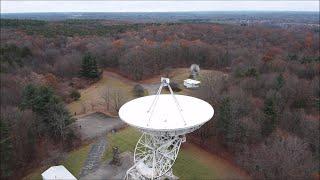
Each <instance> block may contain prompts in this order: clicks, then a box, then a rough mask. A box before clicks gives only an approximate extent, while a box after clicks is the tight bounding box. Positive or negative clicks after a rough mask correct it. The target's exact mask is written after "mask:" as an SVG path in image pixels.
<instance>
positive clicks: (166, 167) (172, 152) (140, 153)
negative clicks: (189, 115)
mask: <svg viewBox="0 0 320 180" xmlns="http://www.w3.org/2000/svg"><path fill="white" fill-rule="evenodd" d="M182 142H185V136H181V135H178V136H170V135H167V136H154V135H150V134H147V133H143V134H142V136H141V137H140V139H139V141H138V143H137V145H136V148H135V151H134V163H135V165H134V166H133V168H131V169H129V170H128V172H127V175H128V177H129V176H130V174H131V173H134V174H137V173H136V172H135V171H137V172H138V174H139V175H138V176H139V178H148V179H157V178H159V177H161V176H163V175H166V176H169V177H170V176H172V171H171V168H172V166H173V164H174V162H175V160H176V158H177V156H178V153H179V150H180V146H181V143H182ZM135 176H136V175H135Z"/></svg>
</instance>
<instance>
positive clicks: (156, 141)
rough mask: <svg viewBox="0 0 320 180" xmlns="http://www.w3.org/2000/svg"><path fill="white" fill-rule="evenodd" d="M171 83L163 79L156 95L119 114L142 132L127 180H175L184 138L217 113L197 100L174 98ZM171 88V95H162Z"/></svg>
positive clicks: (176, 96) (126, 108) (127, 104)
mask: <svg viewBox="0 0 320 180" xmlns="http://www.w3.org/2000/svg"><path fill="white" fill-rule="evenodd" d="M169 82H170V80H169V79H167V78H161V85H160V88H159V90H158V92H157V94H156V95H151V96H145V97H141V98H137V99H134V100H131V101H129V102H127V103H125V104H124V105H123V106H122V107H121V108H120V110H119V116H120V119H121V120H123V121H124V122H126V123H127V124H129V125H130V126H133V127H135V128H137V129H139V130H140V131H142V132H143V134H142V136H141V137H140V139H139V141H138V143H137V145H136V148H135V152H134V163H135V164H134V165H133V166H132V167H131V168H130V169H129V170H128V171H127V174H126V179H159V178H160V177H164V178H169V179H174V175H173V174H172V165H173V164H174V162H175V160H176V158H177V155H178V152H179V149H180V145H181V143H183V142H185V134H187V133H190V132H192V131H194V130H196V129H198V128H200V127H201V126H202V125H203V124H204V123H206V122H207V121H209V120H210V119H211V118H212V116H213V114H214V110H213V108H212V106H211V105H210V104H209V103H207V102H205V101H203V100H201V99H198V98H194V97H191V96H185V95H174V94H173V91H172V89H171V87H170V83H169ZM163 87H168V88H169V90H170V94H161V90H162V88H163Z"/></svg>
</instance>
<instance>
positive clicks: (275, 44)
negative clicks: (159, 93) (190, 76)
mask: <svg viewBox="0 0 320 180" xmlns="http://www.w3.org/2000/svg"><path fill="white" fill-rule="evenodd" d="M194 63H195V64H199V65H200V67H201V68H202V69H208V70H210V69H212V70H218V71H223V72H225V73H226V74H227V75H226V76H224V77H223V78H220V79H217V78H215V77H213V76H214V75H213V74H212V75H210V74H209V75H207V76H206V77H205V78H204V79H203V80H202V86H201V88H200V89H199V90H198V91H195V92H194V96H197V97H200V98H202V99H204V100H206V101H208V102H210V103H211V104H212V105H213V106H214V107H215V109H216V114H215V116H214V118H213V120H212V121H209V122H208V123H207V124H205V125H204V126H203V127H202V128H201V129H199V130H198V131H196V132H195V133H193V134H192V135H191V136H190V139H193V140H194V142H197V141H200V144H201V145H202V146H203V147H204V148H207V149H208V150H210V151H214V152H216V151H218V150H217V148H219V152H226V153H228V154H229V155H228V157H229V158H230V159H231V160H232V161H233V162H234V163H236V164H238V165H239V166H241V167H243V168H244V169H246V170H247V171H248V173H249V174H250V175H251V176H252V177H254V178H255V179H309V178H312V177H314V175H315V174H317V173H318V172H319V159H320V152H319V150H320V147H319V110H320V87H319V71H320V64H319V63H320V55H319V33H318V31H317V30H312V29H309V30H306V29H303V28H302V29H299V28H297V29H294V30H290V31H288V30H286V29H281V28H270V27H264V26H238V25H228V24H217V23H206V22H197V23H193V22H181V23H161V24H160V23H140V24H137V23H125V22H117V21H107V20H65V21H41V20H15V19H11V20H9V19H2V20H1V64H0V65H1V72H0V73H1V124H0V125H1V126H0V128H1V161H2V162H1V177H2V178H10V177H11V178H14V176H13V174H12V172H13V171H15V172H17V170H21V171H20V172H24V171H23V170H25V169H26V165H28V166H29V167H31V166H32V165H34V164H36V163H37V162H39V161H41V160H42V159H43V158H45V157H46V155H47V154H49V153H50V151H52V149H60V150H66V151H67V150H69V149H72V148H73V147H75V146H77V143H79V140H77V138H76V136H75V133H76V132H73V131H72V130H70V129H69V128H68V125H69V124H70V123H72V122H73V119H72V116H71V114H70V113H69V112H68V110H67V109H66V108H65V104H66V103H69V102H72V101H73V100H75V99H77V98H79V93H78V92H77V90H78V89H81V88H84V87H85V86H87V85H88V84H90V83H91V82H94V81H96V80H98V79H99V76H100V74H101V70H102V69H105V68H110V69H113V70H115V71H117V72H118V73H120V74H122V75H123V76H126V77H128V78H130V79H133V80H142V79H146V78H148V77H151V76H153V75H158V74H160V73H162V72H163V71H164V70H165V69H168V68H176V67H189V66H190V65H191V64H194ZM221 155H222V156H223V154H221ZM15 176H19V174H18V173H15Z"/></svg>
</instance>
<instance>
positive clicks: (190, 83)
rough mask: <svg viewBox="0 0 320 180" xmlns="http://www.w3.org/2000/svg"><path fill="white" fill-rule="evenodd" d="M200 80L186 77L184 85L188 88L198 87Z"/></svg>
mask: <svg viewBox="0 0 320 180" xmlns="http://www.w3.org/2000/svg"><path fill="white" fill-rule="evenodd" d="M200 83H201V82H200V81H197V80H194V79H186V80H184V81H183V85H184V86H185V87H186V88H197V87H199V86H200Z"/></svg>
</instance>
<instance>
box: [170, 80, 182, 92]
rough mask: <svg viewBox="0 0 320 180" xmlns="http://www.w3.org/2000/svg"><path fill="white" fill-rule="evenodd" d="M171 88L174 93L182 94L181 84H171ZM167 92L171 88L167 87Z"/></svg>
mask: <svg viewBox="0 0 320 180" xmlns="http://www.w3.org/2000/svg"><path fill="white" fill-rule="evenodd" d="M170 86H171V89H172V91H173V92H180V91H181V90H182V89H181V88H180V86H179V84H178V83H176V82H170ZM166 90H168V91H169V88H168V87H166Z"/></svg>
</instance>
